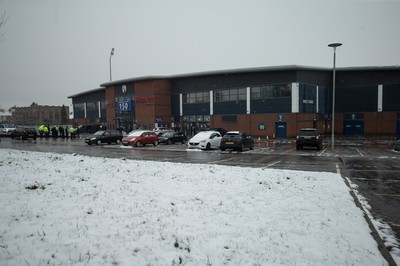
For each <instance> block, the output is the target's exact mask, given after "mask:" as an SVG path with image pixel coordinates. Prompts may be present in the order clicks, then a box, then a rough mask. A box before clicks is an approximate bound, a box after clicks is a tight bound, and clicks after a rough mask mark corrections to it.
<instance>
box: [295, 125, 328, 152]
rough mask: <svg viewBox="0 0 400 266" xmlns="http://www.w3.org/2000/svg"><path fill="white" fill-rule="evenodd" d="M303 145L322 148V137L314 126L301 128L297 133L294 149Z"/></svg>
mask: <svg viewBox="0 0 400 266" xmlns="http://www.w3.org/2000/svg"><path fill="white" fill-rule="evenodd" d="M305 146H308V147H316V148H317V149H318V150H321V149H322V138H321V135H320V134H319V133H318V131H317V130H316V129H315V128H302V129H300V131H299V133H298V134H297V137H296V150H299V149H303V147H305Z"/></svg>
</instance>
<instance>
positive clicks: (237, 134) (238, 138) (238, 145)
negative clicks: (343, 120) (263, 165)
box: [219, 131, 254, 151]
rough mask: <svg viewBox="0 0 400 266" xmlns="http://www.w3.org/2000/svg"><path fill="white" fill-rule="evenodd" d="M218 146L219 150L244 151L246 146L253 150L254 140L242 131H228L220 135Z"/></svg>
mask: <svg viewBox="0 0 400 266" xmlns="http://www.w3.org/2000/svg"><path fill="white" fill-rule="evenodd" d="M219 148H220V150H221V151H224V150H227V149H233V150H238V151H244V150H245V149H246V148H249V149H250V150H253V149H254V141H253V138H252V137H250V136H248V135H247V134H246V133H245V132H243V131H228V132H226V134H225V135H224V136H223V137H222V139H221V145H220V146H219Z"/></svg>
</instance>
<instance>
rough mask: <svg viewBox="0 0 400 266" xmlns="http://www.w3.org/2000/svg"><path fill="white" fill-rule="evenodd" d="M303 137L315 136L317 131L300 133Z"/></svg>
mask: <svg viewBox="0 0 400 266" xmlns="http://www.w3.org/2000/svg"><path fill="white" fill-rule="evenodd" d="M300 135H301V136H315V135H317V132H316V131H315V130H302V131H300Z"/></svg>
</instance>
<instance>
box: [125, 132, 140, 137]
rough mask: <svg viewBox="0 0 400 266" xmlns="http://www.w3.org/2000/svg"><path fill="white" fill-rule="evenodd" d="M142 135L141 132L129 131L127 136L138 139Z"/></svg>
mask: <svg viewBox="0 0 400 266" xmlns="http://www.w3.org/2000/svg"><path fill="white" fill-rule="evenodd" d="M142 134H143V131H131V132H130V133H129V135H128V136H129V137H139V136H140V135H142Z"/></svg>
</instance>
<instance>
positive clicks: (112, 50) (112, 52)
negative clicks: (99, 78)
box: [110, 48, 114, 81]
mask: <svg viewBox="0 0 400 266" xmlns="http://www.w3.org/2000/svg"><path fill="white" fill-rule="evenodd" d="M113 55H114V48H112V49H111V52H110V81H111V80H112V78H111V56H113Z"/></svg>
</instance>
